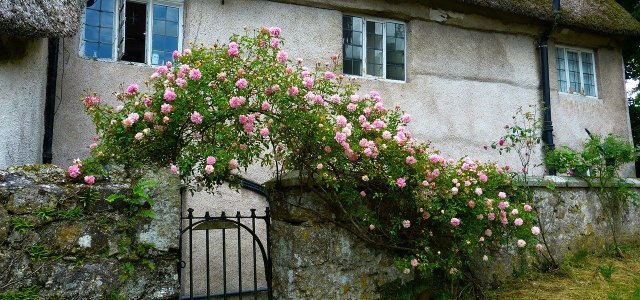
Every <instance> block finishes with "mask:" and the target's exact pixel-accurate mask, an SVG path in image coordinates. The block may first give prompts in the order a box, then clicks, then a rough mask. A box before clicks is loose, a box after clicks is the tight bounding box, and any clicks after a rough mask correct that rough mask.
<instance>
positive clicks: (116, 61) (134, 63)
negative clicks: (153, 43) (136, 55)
mask: <svg viewBox="0 0 640 300" xmlns="http://www.w3.org/2000/svg"><path fill="white" fill-rule="evenodd" d="M80 58H81V59H85V60H90V61H98V62H105V63H112V64H120V65H128V66H136V67H148V68H155V67H157V65H149V64H146V63H139V62H133V61H124V60H113V59H106V58H92V57H86V56H82V55H81V56H80Z"/></svg>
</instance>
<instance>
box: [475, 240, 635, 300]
mask: <svg viewBox="0 0 640 300" xmlns="http://www.w3.org/2000/svg"><path fill="white" fill-rule="evenodd" d="M622 250H623V251H622V252H623V254H624V255H623V256H624V257H615V256H614V255H609V254H594V253H590V252H586V251H583V252H577V253H576V254H574V255H573V256H572V257H570V258H569V259H567V260H565V261H564V262H563V263H562V266H561V267H560V268H559V269H557V270H554V271H550V272H546V273H542V272H535V271H532V272H530V273H528V274H525V275H522V276H520V277H519V278H515V279H513V280H511V281H509V282H507V283H505V284H503V285H502V286H501V287H500V288H499V289H497V290H495V291H491V292H489V293H488V294H487V296H488V298H489V299H554V300H555V299H581V300H587V299H611V300H618V299H621V300H622V299H624V300H627V299H634V300H635V299H638V300H640V245H634V246H624V247H622Z"/></svg>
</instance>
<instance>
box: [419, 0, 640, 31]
mask: <svg viewBox="0 0 640 300" xmlns="http://www.w3.org/2000/svg"><path fill="white" fill-rule="evenodd" d="M456 1H457V2H462V3H466V4H471V5H476V6H482V7H487V8H491V9H495V10H499V11H503V12H507V13H512V14H516V15H521V16H526V17H531V18H535V19H539V20H543V21H549V22H551V21H553V19H554V16H553V8H552V2H553V1H552V0H456ZM425 2H428V1H425ZM559 25H564V26H568V27H575V28H580V29H586V30H590V31H597V32H602V33H609V34H619V35H634V36H637V35H640V23H639V22H638V21H637V20H636V19H634V18H633V17H632V16H631V15H630V14H629V13H628V12H627V11H626V10H625V9H624V8H623V7H622V6H620V5H619V4H618V3H616V1H615V0H561V1H560V19H559Z"/></svg>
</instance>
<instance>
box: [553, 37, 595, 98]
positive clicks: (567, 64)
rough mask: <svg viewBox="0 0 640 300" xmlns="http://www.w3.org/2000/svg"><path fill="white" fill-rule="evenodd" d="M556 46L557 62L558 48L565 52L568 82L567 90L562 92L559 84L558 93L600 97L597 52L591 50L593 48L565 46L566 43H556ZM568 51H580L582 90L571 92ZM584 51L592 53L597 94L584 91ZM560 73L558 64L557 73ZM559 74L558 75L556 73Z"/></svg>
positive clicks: (566, 78) (579, 64) (579, 62)
mask: <svg viewBox="0 0 640 300" xmlns="http://www.w3.org/2000/svg"><path fill="white" fill-rule="evenodd" d="M555 47H556V49H555V50H556V64H557V63H558V53H557V51H558V48H560V49H562V51H563V52H564V70H565V71H564V75H565V82H566V84H567V86H566V88H567V91H566V92H561V91H560V87H559V86H558V93H561V94H567V95H581V96H584V97H589V98H596V99H597V98H598V95H599V93H598V73H597V69H598V68H597V65H596V53H595V51H593V50H591V49H585V48H578V47H571V46H565V45H555ZM567 51H573V52H577V53H578V66H579V70H580V91H574V92H571V81H570V80H569V78H570V77H569V58H568V56H567ZM582 52H584V53H590V54H591V59H592V62H591V63H592V65H593V86H594V91H595V96H590V95H587V94H586V93H585V92H584V71H583V70H582ZM557 73H558V66H556V74H557ZM556 76H557V75H556ZM557 82H558V81H557V80H556V84H557Z"/></svg>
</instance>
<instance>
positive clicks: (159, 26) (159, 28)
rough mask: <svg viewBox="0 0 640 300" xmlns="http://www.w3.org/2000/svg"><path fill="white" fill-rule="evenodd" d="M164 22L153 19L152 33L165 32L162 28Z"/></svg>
mask: <svg viewBox="0 0 640 300" xmlns="http://www.w3.org/2000/svg"><path fill="white" fill-rule="evenodd" d="M164 26H165V22H164V21H161V20H156V19H154V20H153V34H162V35H164V34H165V30H164Z"/></svg>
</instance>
